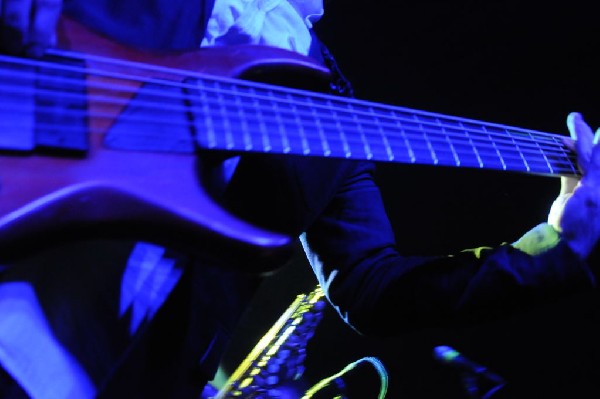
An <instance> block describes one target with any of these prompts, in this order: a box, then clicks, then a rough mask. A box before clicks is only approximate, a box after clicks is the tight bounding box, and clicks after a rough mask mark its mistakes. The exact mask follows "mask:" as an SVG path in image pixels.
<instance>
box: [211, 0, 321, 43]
mask: <svg viewBox="0 0 600 399" xmlns="http://www.w3.org/2000/svg"><path fill="white" fill-rule="evenodd" d="M322 15H323V0H217V1H216V3H215V7H214V9H213V13H212V15H211V18H210V19H209V21H208V25H207V28H206V34H205V37H204V40H203V41H202V44H201V45H202V46H203V47H205V46H223V45H230V44H262V45H267V46H274V47H280V48H283V49H286V50H292V51H296V52H298V53H300V54H304V55H307V54H308V51H309V49H310V43H311V36H310V28H312V26H313V24H314V23H315V22H317V21H318V20H319V19H320V18H321V16H322Z"/></svg>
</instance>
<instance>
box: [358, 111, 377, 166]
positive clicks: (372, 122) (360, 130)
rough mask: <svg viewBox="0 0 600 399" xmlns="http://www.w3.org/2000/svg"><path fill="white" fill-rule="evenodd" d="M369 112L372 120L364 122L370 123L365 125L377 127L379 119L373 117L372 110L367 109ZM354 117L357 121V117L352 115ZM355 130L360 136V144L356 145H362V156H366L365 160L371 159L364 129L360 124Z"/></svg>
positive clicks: (370, 151)
mask: <svg viewBox="0 0 600 399" xmlns="http://www.w3.org/2000/svg"><path fill="white" fill-rule="evenodd" d="M369 111H371V113H372V114H373V115H374V116H373V117H372V118H370V120H368V121H366V122H370V123H368V124H367V125H375V126H378V125H379V118H378V117H377V116H375V114H374V113H373V108H372V107H369ZM354 117H355V118H356V120H357V121H358V116H357V115H354ZM357 128H358V134H359V135H360V143H359V144H358V145H359V146H360V145H362V150H363V151H364V154H365V156H366V158H367V159H369V160H370V159H373V150H372V149H371V146H370V145H369V141H368V140H367V137H366V135H365V129H364V128H363V126H362V124H361V123H358V124H357Z"/></svg>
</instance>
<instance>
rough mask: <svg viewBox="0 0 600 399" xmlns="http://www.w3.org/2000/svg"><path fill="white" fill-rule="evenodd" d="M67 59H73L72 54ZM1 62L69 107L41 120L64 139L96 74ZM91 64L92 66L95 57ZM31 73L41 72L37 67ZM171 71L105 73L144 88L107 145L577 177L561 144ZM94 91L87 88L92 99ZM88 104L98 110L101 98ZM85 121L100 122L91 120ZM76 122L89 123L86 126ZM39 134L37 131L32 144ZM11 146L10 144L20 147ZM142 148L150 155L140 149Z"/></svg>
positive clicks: (477, 124)
mask: <svg viewBox="0 0 600 399" xmlns="http://www.w3.org/2000/svg"><path fill="white" fill-rule="evenodd" d="M58 55H63V54H60V53H59V54H58ZM68 56H69V57H74V56H75V57H76V55H74V54H72V53H69V54H68ZM0 61H1V62H2V64H3V65H2V67H3V69H4V70H6V71H7V73H9V74H10V76H11V79H15V78H19V77H20V76H21V75H23V76H24V77H28V78H35V82H36V84H37V85H38V86H37V87H36V88H32V89H31V90H32V91H31V93H32V94H35V93H38V94H37V97H36V98H38V99H39V98H40V97H43V98H44V99H46V98H48V97H50V96H54V97H57V98H60V99H61V100H60V101H62V102H65V101H68V104H67V106H65V107H64V108H67V110H66V111H64V110H63V111H61V114H60V118H58V117H57V116H54V115H49V116H46V117H45V118H43V119H44V120H45V121H46V122H45V123H53V122H52V121H59V122H61V123H60V124H59V125H57V126H49V128H48V129H46V130H49V131H51V133H52V135H55V134H57V133H56V132H57V131H58V130H60V132H62V133H61V134H67V133H68V129H65V128H64V126H65V125H73V123H69V124H65V123H62V122H64V121H63V120H64V118H65V117H69V115H68V113H69V112H76V111H77V109H81V108H82V107H83V106H79V105H77V104H75V105H73V101H76V102H77V101H79V100H80V99H81V100H83V96H85V95H86V93H85V92H86V90H84V88H85V87H84V85H85V84H86V83H83V82H81V83H80V82H79V80H81V76H89V75H90V73H92V71H90V70H89V69H84V68H83V67H82V68H81V69H80V68H79V67H77V66H73V65H68V66H65V65H60V66H56V67H54V66H53V64H51V63H49V64H44V65H43V70H44V71H45V72H44V75H43V76H42V75H41V74H40V73H39V72H37V73H36V74H35V75H32V74H31V72H28V69H31V68H32V67H33V66H32V65H29V64H26V63H27V62H29V63H31V61H25V60H20V59H14V58H8V57H2V59H0ZM86 61H87V62H88V63H89V62H90V58H89V56H88V58H87V59H86ZM113 61H114V60H110V59H102V57H100V58H99V59H95V60H93V62H94V64H95V65H97V64H99V63H102V62H104V63H110V62H113ZM119 66H120V67H125V68H126V69H127V70H136V71H137V70H142V69H144V68H149V67H150V66H145V65H142V64H139V63H133V62H122V61H119ZM35 68H37V69H38V70H40V69H41V67H40V66H39V65H35ZM53 68H56V71H60V72H61V74H63V75H64V72H68V74H69V76H62V77H57V76H55V75H56V73H55V72H56V71H55V70H53ZM165 70H168V72H169V74H172V75H174V76H180V78H179V79H176V80H172V81H171V80H164V81H163V80H160V81H159V80H152V79H140V78H138V77H137V76H135V75H129V74H123V73H110V72H103V74H104V76H103V77H105V78H110V79H117V80H120V81H126V80H130V81H139V83H140V84H143V88H142V89H141V90H140V91H139V92H138V93H136V98H135V99H133V100H132V101H131V102H130V104H128V107H129V108H131V109H134V111H132V112H129V113H128V112H127V110H125V112H124V113H123V114H122V115H120V117H119V121H118V123H117V124H116V125H115V126H114V127H113V129H112V131H110V132H108V134H107V140H106V143H107V145H109V146H111V147H113V148H124V149H135V150H138V149H149V150H155V149H159V150H165V149H168V150H169V151H170V150H173V149H175V151H187V152H191V151H194V150H195V148H197V147H200V148H202V149H206V150H225V151H235V152H252V153H273V154H289V155H301V156H317V157H335V158H347V159H354V160H372V161H380V162H396V163H405V164H424V165H436V166H447V167H467V168H478V169H494V170H503V171H512V172H524V173H531V174H541V175H577V174H578V169H577V163H576V157H575V154H574V153H573V152H572V151H571V150H570V149H569V148H568V147H567V146H566V145H565V144H564V142H563V136H560V135H556V134H550V133H544V132H539V131H535V130H530V129H523V128H517V127H510V126H505V125H501V124H495V123H487V122H482V121H477V120H473V119H466V118H460V117H454V116H448V115H442V114H436V113H432V112H425V111H419V110H414V109H409V108H404V107H397V106H391V105H386V104H379V103H375V102H368V101H361V100H356V99H347V98H340V97H337V96H332V95H326V94H321V93H314V92H310V91H305V90H298V89H290V88H287V87H281V86H275V85H269V84H263V83H256V82H249V81H245V80H240V79H233V78H223V77H215V76H209V75H204V74H195V73H192V72H190V71H183V70H176V69H169V68H162V69H160V70H159V72H160V73H161V74H162V73H164V71H165ZM156 71H157V70H155V69H150V72H149V73H146V74H144V75H145V76H148V75H150V76H151V75H152V72H154V73H156ZM93 73H98V72H97V71H94V72H93ZM7 77H8V75H7ZM46 80H49V81H51V84H50V86H52V87H53V89H52V90H55V89H54V88H55V87H70V88H72V89H71V92H68V93H64V92H63V93H54V92H53V91H51V90H50V89H49V88H48V86H49V84H46V85H45V86H44V87H43V88H42V90H41V93H42V94H40V93H39V92H40V89H39V87H40V86H39V85H40V82H42V84H44V82H45V81H46ZM7 84H8V83H6V84H5V85H7ZM10 84H12V83H10ZM87 84H88V85H89V83H87ZM89 89H90V87H87V92H88V96H89ZM126 90H127V87H126V86H124V85H122V84H113V85H112V86H110V87H108V88H107V87H102V92H101V97H100V98H99V99H98V101H102V102H103V103H111V102H114V104H115V105H119V101H121V102H122V101H123V99H122V95H123V92H124V91H126ZM56 94H57V95H56ZM111 96H114V98H113V97H111ZM119 96H120V97H119ZM65 99H66V100H65ZM89 100H90V101H92V102H93V101H94V100H95V98H93V97H90V98H89ZM27 101H30V100H27ZM36 101H38V100H36ZM45 101H46V103H49V104H51V106H44V107H40V106H39V104H37V105H36V116H35V117H36V118H37V119H38V120H39V119H40V116H44V115H45V113H52V112H55V110H54V109H55V108H57V106H56V104H61V103H60V102H58V101H59V100H56V99H54V100H45ZM127 101H128V102H129V100H127ZM11 106H12V107H15V106H16V105H14V104H13V105H11ZM22 108H25V109H30V108H32V106H31V105H27V106H25V105H24V106H23V107H22ZM73 109H75V110H76V111H73ZM7 112H9V111H7ZM10 112H12V111H10ZM78 112H80V111H78ZM89 114H90V116H94V115H93V113H92V112H90V113H89ZM79 119H81V120H83V119H82V117H81V116H79ZM57 123H58V122H57ZM79 124H81V123H79ZM120 127H122V129H120ZM140 127H143V128H140ZM59 128H60V129H59ZM43 131H44V129H37V131H36V136H38V137H39V136H40V134H41V132H43ZM167 131H168V134H165V133H164V132H167ZM18 133H19V137H21V136H23V132H22V130H21V131H19V132H18ZM7 134H8V133H6V132H5V135H7ZM79 137H81V135H80V136H79ZM10 140H11V143H12V142H14V140H15V139H14V138H11V139H10ZM5 141H6V140H5ZM63 141H65V140H63ZM132 143H134V144H132ZM140 143H144V144H143V145H144V146H145V147H144V148H139V145H140ZM0 144H1V142H0Z"/></svg>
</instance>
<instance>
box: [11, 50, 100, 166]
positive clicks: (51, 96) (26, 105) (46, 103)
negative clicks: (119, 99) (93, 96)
mask: <svg viewBox="0 0 600 399" xmlns="http://www.w3.org/2000/svg"><path fill="white" fill-rule="evenodd" d="M82 65H83V64H82V62H81V61H76V60H71V59H66V58H64V57H56V56H46V57H44V58H42V59H40V60H32V59H25V58H18V57H8V56H1V57H0V124H1V126H2V127H1V129H0V150H2V151H9V152H22V151H36V152H38V151H39V152H44V153H59V154H73V155H75V154H81V153H85V152H87V150H88V149H89V142H88V140H89V139H88V131H87V117H86V110H87V100H86V86H85V73H84V72H83V71H84V70H83V68H82Z"/></svg>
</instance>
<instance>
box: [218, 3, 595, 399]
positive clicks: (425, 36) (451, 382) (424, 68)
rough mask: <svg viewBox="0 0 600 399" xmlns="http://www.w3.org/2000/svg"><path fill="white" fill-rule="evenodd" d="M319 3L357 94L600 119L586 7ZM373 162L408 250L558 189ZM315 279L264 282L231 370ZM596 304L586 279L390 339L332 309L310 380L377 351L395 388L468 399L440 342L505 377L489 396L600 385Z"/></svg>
mask: <svg viewBox="0 0 600 399" xmlns="http://www.w3.org/2000/svg"><path fill="white" fill-rule="evenodd" d="M327 7H328V9H327V16H326V17H325V18H324V19H323V20H321V22H319V23H318V25H317V27H316V29H317V31H318V32H319V34H320V35H321V38H322V39H323V41H324V42H325V43H327V44H328V45H329V47H330V49H331V51H332V52H333V54H334V55H335V56H336V58H337V60H338V63H339V64H340V66H341V68H342V70H343V71H344V73H345V75H346V76H347V77H348V78H349V79H350V80H351V81H352V82H353V84H354V87H355V90H356V96H357V97H358V98H361V99H367V100H373V101H377V102H384V103H389V104H394V105H400V106H406V107H411V108H416V109H420V110H427V111H433V112H437V113H444V114H450V115H456V116H462V117H468V118H473V119H479V120H484V121H488V122H498V123H503V124H507V125H513V126H519V127H525V128H530V129H536V130H541V131H545V132H549V133H557V134H565V135H566V134H567V130H566V127H565V119H566V116H567V114H568V113H569V112H571V111H579V112H582V113H583V114H584V116H585V117H586V119H587V120H588V122H589V123H590V124H591V125H592V127H594V128H595V127H596V126H598V125H600V104H598V101H597V96H598V94H599V93H600V90H599V89H600V82H599V78H598V69H599V68H598V67H599V61H600V53H599V51H600V29H598V20H599V18H598V15H597V14H596V12H595V10H594V7H593V6H592V5H589V4H588V5H586V4H585V3H583V2H577V1H575V2H574V1H570V2H558V4H552V3H549V2H540V3H539V4H538V3H537V2H530V3H526V2H524V1H512V0H511V1H491V0H488V1H466V0H461V1H449V0H446V1H433V0H420V1H419V2H414V1H413V2H406V1H402V0H395V1H394V0H369V1H364V0H363V1H358V0H333V1H330V2H328V3H327ZM378 173H379V179H380V182H381V187H382V191H383V193H384V198H385V200H386V204H387V207H388V212H389V214H390V217H391V218H392V220H393V221H394V223H395V229H396V234H397V237H398V241H399V246H400V248H401V251H403V252H404V253H406V254H424V253H426V254H438V253H439V254H443V253H451V252H454V251H458V250H461V249H464V248H472V247H477V246H482V245H497V244H499V243H501V242H510V241H513V240H516V239H517V238H519V236H520V235H521V234H522V233H524V232H525V231H527V230H528V229H529V228H531V227H533V226H534V225H536V224H537V223H539V222H542V221H544V220H545V218H546V215H547V212H548V209H549V206H550V204H551V202H552V199H553V198H554V196H555V195H556V193H557V192H558V188H559V181H558V179H556V178H553V177H542V176H531V175H525V174H513V173H502V172H492V171H480V170H475V171H474V170H464V169H455V168H452V169H443V168H432V167H422V166H410V165H390V164H381V165H380V167H379V172H378ZM314 286H315V281H314V277H313V276H312V273H311V272H310V268H309V266H308V265H306V264H305V261H304V260H303V259H302V258H301V257H299V258H298V260H296V261H294V262H293V263H292V264H290V265H289V266H287V267H285V268H284V269H282V270H281V271H279V272H278V273H276V274H275V275H274V276H273V277H272V278H270V279H269V280H268V281H267V282H265V284H264V286H263V289H262V290H261V294H260V295H259V297H258V298H257V300H256V301H255V302H254V303H253V306H252V308H251V309H250V312H249V313H248V315H247V317H246V318H245V319H244V321H243V323H242V324H241V326H240V328H239V331H238V333H237V337H236V339H235V341H234V343H233V344H232V347H231V350H230V353H229V355H228V357H227V359H226V362H225V365H226V368H228V369H229V371H232V369H233V368H235V367H236V366H237V364H239V362H240V361H241V360H242V359H243V357H244V356H246V355H247V354H248V352H250V350H251V349H252V347H253V345H254V343H256V341H257V340H258V339H259V338H260V336H261V335H262V334H263V333H264V332H266V331H267V330H268V328H269V327H270V326H271V325H272V324H273V323H274V322H275V320H276V319H277V318H278V317H279V315H281V314H282V313H283V312H284V311H285V309H286V308H287V306H288V305H289V304H290V303H291V302H292V301H293V299H294V298H295V296H296V295H297V294H299V293H302V292H308V291H310V290H312V288H314ZM599 305H600V302H599V299H598V295H597V294H595V293H586V294H582V295H579V296H576V297H573V298H568V299H565V300H564V301H561V302H559V303H556V304H549V305H547V306H544V307H542V308H538V309H534V310H528V311H524V312H523V313H522V314H517V315H514V316H512V317H510V318H507V319H503V320H498V321H495V322H493V323H487V324H483V325H479V326H474V327H468V328H467V327H465V328H455V329H433V328H432V329H425V330H421V331H416V332H413V333H409V334H403V335H400V336H398V337H397V338H395V339H389V340H388V339H386V340H382V339H380V340H377V339H371V338H366V337H360V336H358V335H357V334H356V333H354V332H353V331H352V330H350V328H348V327H347V326H345V325H344V324H343V323H342V322H341V321H340V319H339V318H338V316H337V315H336V314H335V313H334V312H333V310H332V309H331V308H327V309H326V311H325V316H324V319H323V321H322V322H321V323H320V324H319V326H318V327H317V330H316V335H315V336H314V337H313V338H312V339H311V340H310V341H309V345H308V347H307V351H308V357H307V359H306V363H305V364H306V367H307V369H306V372H305V381H306V383H307V384H312V383H314V382H316V381H318V380H320V379H321V378H324V377H327V376H329V375H331V374H333V373H335V372H337V371H339V370H341V369H342V368H343V367H344V366H345V365H347V364H348V363H350V362H352V361H355V360H358V359H359V358H361V357H363V356H375V357H378V358H379V359H380V360H381V361H382V362H383V363H384V364H385V366H386V368H387V371H388V373H389V375H390V381H389V383H390V385H389V391H388V396H387V397H388V398H392V399H396V398H398V399H399V398H406V399H428V398H467V397H468V396H467V395H466V393H465V391H464V389H463V387H462V385H461V379H460V375H459V373H458V372H457V371H456V370H454V369H451V368H449V367H448V366H446V365H440V364H438V363H437V362H435V361H434V360H433V359H432V355H431V354H432V349H433V348H434V347H435V346H436V345H450V346H452V347H454V348H456V349H457V350H459V351H460V352H462V353H463V354H464V355H466V356H468V357H469V358H470V359H472V360H474V361H477V362H478V363H481V364H484V365H485V366H488V367H489V368H490V369H491V370H493V371H495V372H497V373H498V374H500V375H502V376H503V377H504V378H505V379H506V380H507V381H508V385H507V386H506V388H505V389H504V390H502V391H500V392H498V394H497V395H495V396H493V397H494V398H500V397H503V398H504V397H511V398H541V397H544V398H598V397H600V365H599V361H600V351H599V350H598V346H599V344H598V337H599V334H598V333H599V329H598V327H597V325H598V322H599V321H600V320H599V319H600V311H599ZM390 317H392V318H393V317H394V315H393V314H392V315H390ZM345 381H346V383H347V386H348V395H349V397H350V398H351V399H355V398H360V399H370V398H376V397H377V393H378V390H379V383H378V379H377V377H376V374H375V371H374V368H372V367H370V366H368V365H364V366H360V367H359V368H356V369H355V370H354V371H353V372H352V373H351V374H349V375H348V376H347V377H346V378H345ZM328 399H329V398H328Z"/></svg>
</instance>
